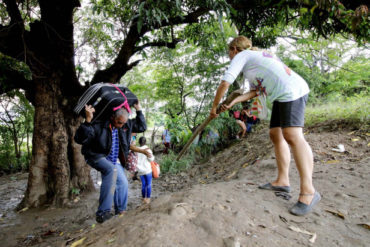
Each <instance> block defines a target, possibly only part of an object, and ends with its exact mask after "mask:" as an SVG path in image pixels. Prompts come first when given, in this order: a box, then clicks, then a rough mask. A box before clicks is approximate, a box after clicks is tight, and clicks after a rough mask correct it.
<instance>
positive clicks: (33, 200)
mask: <svg viewBox="0 0 370 247" xmlns="http://www.w3.org/2000/svg"><path fill="white" fill-rule="evenodd" d="M54 76H55V75H54ZM59 85H60V79H59V80H58V78H56V76H55V77H54V78H48V79H41V80H37V83H36V94H35V98H34V106H35V119H34V132H33V141H32V143H33V149H32V159H31V164H30V169H29V179H28V186H27V191H26V194H25V197H24V200H23V201H22V203H21V204H20V207H37V206H40V205H43V204H53V205H56V206H64V205H66V204H67V203H68V201H69V200H68V198H69V194H70V190H71V189H72V188H79V189H82V190H91V189H93V188H94V186H93V183H92V180H91V178H90V168H89V167H88V165H86V164H85V162H84V160H83V157H82V155H81V150H80V146H79V145H77V144H76V143H74V141H73V135H74V132H75V130H76V128H77V126H78V124H79V121H78V120H76V119H75V117H74V116H73V115H72V111H71V109H72V106H70V105H67V103H66V102H65V100H63V95H62V93H61V90H60V88H59Z"/></svg>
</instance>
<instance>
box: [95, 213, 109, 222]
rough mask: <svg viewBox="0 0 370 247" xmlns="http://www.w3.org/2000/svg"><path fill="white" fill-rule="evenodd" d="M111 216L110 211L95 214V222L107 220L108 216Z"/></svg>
mask: <svg viewBox="0 0 370 247" xmlns="http://www.w3.org/2000/svg"><path fill="white" fill-rule="evenodd" d="M112 216H113V215H112V214H111V213H110V212H104V213H103V214H101V215H97V216H96V222H98V223H103V222H104V221H107V220H109V219H110V218H112Z"/></svg>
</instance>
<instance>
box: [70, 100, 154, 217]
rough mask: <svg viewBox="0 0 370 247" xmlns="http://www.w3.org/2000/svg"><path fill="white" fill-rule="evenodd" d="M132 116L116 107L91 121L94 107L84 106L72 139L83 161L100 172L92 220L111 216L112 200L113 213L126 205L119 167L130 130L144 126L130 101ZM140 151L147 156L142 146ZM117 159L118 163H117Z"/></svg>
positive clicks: (137, 106)
mask: <svg viewBox="0 0 370 247" xmlns="http://www.w3.org/2000/svg"><path fill="white" fill-rule="evenodd" d="M134 107H135V109H136V118H135V119H129V114H128V111H127V110H126V109H125V108H120V109H118V110H117V111H115V112H114V113H113V115H112V116H111V117H110V119H108V120H105V121H103V120H101V121H100V120H97V121H94V122H93V123H91V120H92V118H93V114H94V112H95V109H94V108H93V107H92V106H90V105H86V106H85V113H86V119H85V122H84V123H82V124H81V125H80V127H79V128H78V129H77V131H76V135H75V141H76V142H77V143H78V144H81V145H82V149H81V152H82V154H83V155H84V157H85V160H86V162H87V164H89V165H90V166H91V167H93V168H95V169H96V170H98V171H99V172H101V176H102V184H101V188H100V197H99V208H98V211H97V212H96V221H97V222H98V223H103V222H104V221H106V220H108V219H110V218H111V217H112V214H111V212H110V211H111V207H112V202H113V201H114V208H115V213H116V214H121V213H123V212H124V211H125V210H126V207H127V196H128V182H127V178H126V176H125V173H124V171H123V167H122V166H125V164H126V162H127V156H128V152H129V149H130V140H131V133H133V132H134V133H141V132H144V131H145V130H146V122H145V118H144V115H143V113H142V112H141V107H140V104H139V103H137V104H135V105H134ZM141 152H142V153H144V154H146V155H148V156H150V154H148V153H147V152H148V151H146V150H142V151H141ZM118 159H119V160H120V162H121V164H122V166H121V165H119V164H118V163H117V160H118Z"/></svg>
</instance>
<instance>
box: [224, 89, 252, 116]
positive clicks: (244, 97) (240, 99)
mask: <svg viewBox="0 0 370 247" xmlns="http://www.w3.org/2000/svg"><path fill="white" fill-rule="evenodd" d="M256 96H257V93H256V91H255V90H254V91H249V92H248V93H245V94H243V95H240V96H238V97H236V98H235V99H234V100H233V101H231V103H230V104H229V105H222V106H221V111H222V112H224V111H226V110H228V109H230V108H231V107H232V106H233V105H235V104H238V103H240V102H244V101H247V100H250V99H252V98H254V97H256Z"/></svg>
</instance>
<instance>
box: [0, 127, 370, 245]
mask: <svg viewBox="0 0 370 247" xmlns="http://www.w3.org/2000/svg"><path fill="white" fill-rule="evenodd" d="M368 132H369V130H368V129H364V128H362V129H361V128H359V127H358V126H353V125H351V124H350V125H348V124H346V123H338V122H336V123H327V124H323V125H321V126H315V127H313V128H309V129H306V130H305V136H306V138H307V140H308V141H309V143H310V144H311V146H312V149H313V152H314V157H315V169H314V184H315V187H316V189H317V190H318V191H319V192H320V193H321V194H322V201H321V202H320V203H319V204H318V206H317V208H316V209H315V210H314V212H313V213H311V214H309V215H308V216H305V217H297V216H293V215H290V214H289V213H288V209H289V208H290V207H291V206H292V205H293V204H294V203H295V202H296V200H297V197H298V193H299V191H298V188H299V180H298V173H297V170H296V168H295V164H294V161H292V164H291V171H290V176H291V186H292V188H293V192H292V199H290V200H284V199H283V198H281V197H276V196H275V195H274V193H273V192H271V191H263V190H259V189H257V185H258V184H261V183H265V182H268V181H272V180H273V179H274V178H275V175H276V168H275V160H274V154H273V150H272V145H271V143H270V142H269V140H268V133H267V129H266V128H263V127H262V126H261V127H260V129H259V130H257V131H256V132H255V133H253V134H252V135H251V136H249V137H248V138H247V139H244V140H242V141H241V142H236V143H234V144H233V145H232V146H231V147H229V148H227V149H226V150H224V151H222V152H219V153H218V154H216V155H215V156H214V157H213V158H211V159H210V160H209V161H208V162H206V163H204V164H199V165H196V166H194V167H193V168H192V169H190V170H189V171H188V172H186V173H185V172H184V173H181V174H179V175H177V176H174V175H167V176H163V177H162V178H161V179H159V180H155V181H154V184H153V190H154V196H155V198H154V200H153V202H152V204H151V205H150V206H149V207H147V206H138V205H139V187H140V185H139V184H138V183H134V184H131V185H130V186H131V187H130V188H131V193H130V201H131V203H130V205H129V206H130V209H131V210H129V211H128V212H127V213H126V214H125V215H124V216H122V217H115V218H113V219H112V220H110V221H107V222H105V223H103V224H101V225H93V224H94V223H95V222H94V218H93V217H92V214H93V212H94V210H95V208H96V199H97V195H96V194H91V195H89V196H88V197H83V198H81V200H80V201H79V202H77V203H75V204H74V205H73V208H72V209H67V210H66V209H64V210H62V209H49V210H47V211H36V210H28V211H26V212H24V213H21V214H17V215H16V216H12V214H10V213H9V217H8V216H7V215H6V214H5V216H4V215H3V216H2V217H1V218H0V219H1V221H0V229H1V234H0V241H1V243H5V245H4V246H27V245H28V246H70V245H71V244H73V243H76V241H78V240H80V242H82V243H81V245H79V246H312V245H315V246H368V243H370V234H369V228H368V227H367V228H366V226H368V225H366V224H370V214H369V212H370V210H369V206H368V205H369V203H370V192H369V190H368V188H369V187H370V166H369V164H370V156H369V150H370V147H369V145H368V143H369V142H370V136H369V135H370V134H369V133H368ZM338 144H343V145H344V147H345V149H346V151H345V152H344V153H338V152H335V151H332V148H335V147H336V146H337V145H338ZM4 181H5V180H4ZM4 181H2V180H1V183H2V184H1V185H0V186H4V187H1V189H5V185H4V184H3V182H4ZM12 217H13V218H12ZM8 219H10V220H12V221H14V222H16V223H14V225H10V224H8V225H6V226H5V222H8V223H9V220H8ZM92 226H93V227H92ZM302 232H303V233H302ZM82 240H83V241H82ZM310 241H311V242H310ZM2 246H3V245H2Z"/></svg>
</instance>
